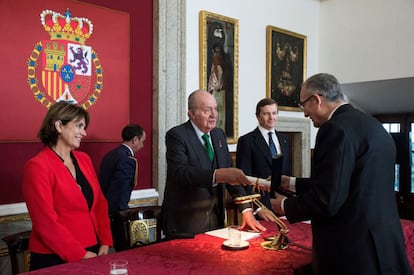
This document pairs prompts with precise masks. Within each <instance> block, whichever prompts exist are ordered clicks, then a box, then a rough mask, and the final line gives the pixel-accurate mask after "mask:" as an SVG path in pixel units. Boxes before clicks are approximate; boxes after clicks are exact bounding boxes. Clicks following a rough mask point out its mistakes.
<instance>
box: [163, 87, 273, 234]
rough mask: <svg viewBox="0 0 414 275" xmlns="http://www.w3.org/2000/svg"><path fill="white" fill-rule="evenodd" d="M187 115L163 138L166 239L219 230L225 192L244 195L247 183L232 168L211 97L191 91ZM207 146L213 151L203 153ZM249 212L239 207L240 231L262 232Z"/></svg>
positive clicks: (241, 172)
mask: <svg viewBox="0 0 414 275" xmlns="http://www.w3.org/2000/svg"><path fill="white" fill-rule="evenodd" d="M188 116H189V118H190V119H189V120H188V121H187V122H185V123H183V124H181V125H179V126H176V127H173V128H172V129H170V130H169V131H168V132H167V134H166V146H167V154H166V156H167V182H166V186H165V193H164V201H163V205H162V213H163V231H164V234H165V235H166V236H167V238H176V237H180V236H183V235H184V234H185V235H189V236H191V235H193V234H198V233H202V232H206V231H209V230H212V229H217V228H220V227H223V226H224V214H225V211H224V187H225V186H227V189H228V190H229V192H230V194H231V195H232V197H233V198H234V197H237V196H243V195H245V194H246V193H245V191H244V188H243V187H242V186H240V184H243V185H247V184H249V183H250V182H249V180H248V179H247V178H246V176H245V174H244V173H243V171H242V170H240V169H237V168H233V167H232V160H231V156H230V154H229V151H228V147H227V141H226V135H225V134H224V132H223V130H221V129H219V128H216V122H217V103H216V100H215V98H214V97H213V96H212V95H211V94H210V93H208V92H206V91H202V90H199V91H195V92H193V93H192V94H191V95H190V96H189V98H188ZM203 135H207V136H205V139H207V140H205V139H203ZM208 143H210V144H211V147H212V149H213V150H212V151H213V152H211V150H208V149H207V148H208ZM209 151H210V155H209ZM230 185H231V186H230ZM234 185H238V186H234ZM248 207H249V205H248V204H247V205H242V206H241V209H240V210H244V212H243V224H242V227H245V226H248V227H250V228H251V229H253V230H256V231H264V230H266V229H265V228H264V227H263V226H262V225H261V224H260V223H259V222H258V221H257V220H256V219H255V218H254V216H253V211H252V209H250V208H248Z"/></svg>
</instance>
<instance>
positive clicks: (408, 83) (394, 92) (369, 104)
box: [342, 77, 414, 115]
mask: <svg viewBox="0 0 414 275" xmlns="http://www.w3.org/2000/svg"><path fill="white" fill-rule="evenodd" d="M342 88H343V92H344V93H345V94H346V95H347V96H348V98H349V101H350V102H351V103H352V104H353V105H354V106H355V107H357V108H359V109H361V110H363V111H365V112H367V113H369V114H371V115H379V114H400V113H414V77H409V78H399V79H390V80H378V81H367V82H358V83H347V84H342Z"/></svg>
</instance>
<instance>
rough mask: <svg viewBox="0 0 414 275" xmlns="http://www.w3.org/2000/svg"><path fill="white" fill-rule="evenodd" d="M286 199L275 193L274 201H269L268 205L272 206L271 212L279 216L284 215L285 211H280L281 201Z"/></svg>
mask: <svg viewBox="0 0 414 275" xmlns="http://www.w3.org/2000/svg"><path fill="white" fill-rule="evenodd" d="M285 198H287V197H285V196H282V195H280V194H278V193H276V198H275V199H270V203H271V204H272V208H273V210H274V211H275V212H276V213H277V214H279V215H282V216H283V215H285V211H283V210H282V201H283V200H284V199H285Z"/></svg>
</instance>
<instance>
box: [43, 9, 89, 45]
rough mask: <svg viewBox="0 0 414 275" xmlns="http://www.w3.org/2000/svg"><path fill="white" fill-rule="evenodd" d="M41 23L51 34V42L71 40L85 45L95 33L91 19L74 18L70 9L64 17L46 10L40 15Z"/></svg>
mask: <svg viewBox="0 0 414 275" xmlns="http://www.w3.org/2000/svg"><path fill="white" fill-rule="evenodd" d="M40 22H41V23H42V25H43V27H44V29H45V30H46V31H47V32H48V33H49V34H50V39H51V40H69V41H73V42H76V43H80V44H83V45H84V44H85V41H86V39H88V38H89V37H90V36H91V34H92V31H93V24H92V22H91V21H90V20H89V19H87V18H83V17H82V18H80V17H72V13H71V12H70V11H69V9H67V10H66V12H65V14H64V15H62V14H60V13H58V12H54V11H51V10H44V11H43V12H42V13H41V14H40Z"/></svg>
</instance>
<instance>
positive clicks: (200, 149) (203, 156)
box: [185, 121, 211, 168]
mask: <svg viewBox="0 0 414 275" xmlns="http://www.w3.org/2000/svg"><path fill="white" fill-rule="evenodd" d="M185 128H186V131H187V136H188V137H189V142H190V144H191V147H192V148H193V150H194V153H195V154H196V155H197V157H198V159H199V160H200V164H201V167H209V168H211V161H210V159H209V158H208V154H207V151H206V149H205V148H204V146H203V144H201V141H200V139H199V138H198V136H197V133H196V131H195V129H194V127H193V125H192V124H191V122H190V121H188V122H187V124H186V125H185Z"/></svg>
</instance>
